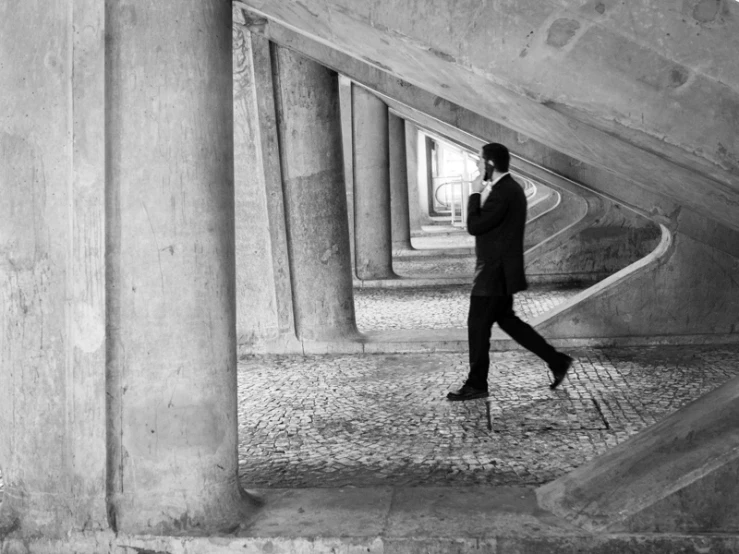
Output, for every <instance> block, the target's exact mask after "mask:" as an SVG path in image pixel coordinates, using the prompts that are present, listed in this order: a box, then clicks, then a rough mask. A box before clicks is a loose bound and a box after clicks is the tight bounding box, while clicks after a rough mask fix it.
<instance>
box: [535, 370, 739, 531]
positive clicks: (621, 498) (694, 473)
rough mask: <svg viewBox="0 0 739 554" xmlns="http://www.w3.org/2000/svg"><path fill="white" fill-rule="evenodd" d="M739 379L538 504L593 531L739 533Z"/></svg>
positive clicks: (562, 482)
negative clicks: (738, 475) (738, 477)
mask: <svg viewBox="0 0 739 554" xmlns="http://www.w3.org/2000/svg"><path fill="white" fill-rule="evenodd" d="M738 422H739V379H737V378H734V379H732V380H731V381H729V382H728V383H726V384H725V385H723V386H721V387H719V388H718V389H716V390H714V391H712V392H710V393H708V394H706V395H705V396H703V397H701V398H699V399H698V400H696V401H695V402H693V403H691V404H689V405H688V406H686V407H684V408H682V409H681V410H678V411H677V412H675V413H674V414H672V415H671V416H669V417H668V418H667V419H665V420H663V421H661V422H659V423H657V424H656V425H654V426H652V427H650V428H648V429H646V430H645V431H642V432H641V433H639V434H637V435H635V436H633V437H632V438H630V439H629V440H627V441H625V442H623V443H621V444H619V445H618V446H616V447H615V448H613V449H611V450H609V451H607V452H606V453H605V454H603V455H601V456H599V457H598V458H595V459H594V460H593V461H591V462H590V463H588V464H585V465H584V466H581V467H579V468H577V469H576V470H575V471H573V472H571V473H569V474H567V475H565V476H564V477H560V478H559V479H557V480H556V481H553V482H551V483H548V484H546V485H543V486H542V487H540V488H539V489H538V490H537V496H538V498H539V503H540V505H541V506H542V507H544V508H545V509H547V510H550V511H552V512H554V513H556V514H558V515H560V516H562V517H564V518H566V519H568V520H570V521H572V522H574V523H576V524H578V525H580V526H581V527H583V528H585V529H587V530H589V531H592V532H604V531H605V532H627V533H628V532H637V533H670V532H677V533H737V532H739V490H738V485H737V483H739V481H738V480H737V474H738V473H739V430H738V429H737V426H738V425H739V423H738Z"/></svg>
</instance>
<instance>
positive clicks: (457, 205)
mask: <svg viewBox="0 0 739 554" xmlns="http://www.w3.org/2000/svg"><path fill="white" fill-rule="evenodd" d="M514 177H515V178H516V180H517V181H518V182H520V183H521V185H522V186H523V190H524V193H525V194H526V198H527V199H529V198H531V197H532V196H534V194H536V184H535V183H534V182H533V181H532V180H531V179H529V178H527V177H523V176H521V175H515V174H514ZM471 184H472V182H471V181H467V180H465V179H463V178H462V176H459V175H453V176H450V177H446V178H445V179H444V181H443V182H442V183H440V184H438V185H437V186H436V190H435V191H434V199H435V200H436V202H437V204H438V205H439V206H441V207H443V208H444V209H445V210H448V211H449V219H450V223H451V224H452V225H456V224H457V220H459V224H460V225H465V224H466V223H467V200H468V199H469V197H470V193H471ZM457 212H459V214H457Z"/></svg>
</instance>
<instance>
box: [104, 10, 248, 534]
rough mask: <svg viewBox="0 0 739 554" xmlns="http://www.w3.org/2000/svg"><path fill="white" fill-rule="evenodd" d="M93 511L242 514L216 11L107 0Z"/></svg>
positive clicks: (231, 517)
mask: <svg viewBox="0 0 739 554" xmlns="http://www.w3.org/2000/svg"><path fill="white" fill-rule="evenodd" d="M106 9H107V14H106V15H107V17H106V21H107V22H108V24H109V27H108V29H107V39H108V45H109V50H108V52H107V59H106V77H107V79H106V83H107V96H108V105H107V116H108V117H107V121H106V124H107V136H108V153H109V158H108V168H107V170H108V171H107V196H108V198H107V201H108V206H107V243H106V247H107V272H108V273H107V280H108V289H107V290H108V303H107V312H108V340H109V344H108V383H107V389H108V391H107V392H108V398H109V412H108V417H109V420H108V425H109V427H108V431H109V466H108V480H109V482H108V487H109V495H110V505H109V513H110V520H111V524H112V526H113V527H114V529H116V530H118V531H122V532H128V533H155V534H167V533H175V532H178V533H182V532H193V531H197V532H215V531H219V530H220V531H222V530H226V529H231V528H233V526H234V525H235V524H236V523H238V522H240V521H242V519H243V516H244V511H245V510H244V505H243V500H242V495H241V491H240V489H239V486H238V461H237V443H238V441H237V419H236V418H237V410H236V337H235V305H236V302H235V300H236V298H235V283H234V273H235V267H234V188H233V168H234V166H233V125H232V122H233V93H232V78H231V75H232V66H231V54H232V50H231V48H232V45H231V6H230V4H229V3H227V2H226V3H224V2H221V1H220V0H184V1H177V2H175V1H172V0H164V1H162V2H150V1H148V0H132V1H128V2H125V3H124V2H117V1H110V2H108V3H107V5H106Z"/></svg>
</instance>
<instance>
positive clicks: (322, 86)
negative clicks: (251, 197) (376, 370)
mask: <svg viewBox="0 0 739 554" xmlns="http://www.w3.org/2000/svg"><path fill="white" fill-rule="evenodd" d="M273 55H274V56H275V59H274V63H275V69H276V71H275V87H276V88H277V90H276V94H275V98H276V102H277V106H276V107H277V116H278V121H279V126H278V129H279V134H280V156H281V160H282V178H283V186H284V193H285V214H286V219H287V230H288V251H289V256H290V271H291V274H292V280H293V303H294V310H295V327H296V331H297V334H298V337H299V338H300V339H303V340H306V339H307V340H316V341H323V340H336V339H343V338H355V337H356V336H357V328H356V321H355V317H354V296H353V289H352V274H351V261H350V249H349V228H348V223H347V206H346V191H345V188H344V169H343V159H342V152H341V150H342V141H341V119H340V114H339V83H338V75H337V74H336V73H335V72H333V71H331V70H329V69H327V68H325V67H323V66H321V65H318V64H317V63H315V62H313V61H311V60H308V59H306V58H303V57H301V56H299V55H297V54H295V53H293V52H291V51H290V50H287V49H283V48H279V47H276V46H275V47H274V53H273Z"/></svg>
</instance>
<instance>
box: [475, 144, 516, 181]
mask: <svg viewBox="0 0 739 554" xmlns="http://www.w3.org/2000/svg"><path fill="white" fill-rule="evenodd" d="M482 158H483V159H484V160H485V163H486V164H488V165H491V164H492V166H493V167H494V168H495V170H496V171H498V172H499V173H505V172H506V171H508V164H509V163H510V161H511V154H510V152H508V148H506V147H505V146H503V145H502V144H499V143H497V142H491V143H489V144H486V145H485V146H483V147H482Z"/></svg>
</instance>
